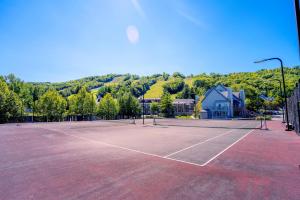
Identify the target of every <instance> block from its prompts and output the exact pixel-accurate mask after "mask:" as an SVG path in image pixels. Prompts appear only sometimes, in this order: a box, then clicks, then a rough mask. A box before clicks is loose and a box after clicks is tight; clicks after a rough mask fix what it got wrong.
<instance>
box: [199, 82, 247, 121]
mask: <svg viewBox="0 0 300 200" xmlns="http://www.w3.org/2000/svg"><path fill="white" fill-rule="evenodd" d="M245 108H246V105H245V92H244V90H240V91H239V92H233V91H232V89H231V88H228V87H225V86H223V85H217V86H216V87H213V88H211V89H209V90H208V91H207V92H206V93H205V97H204V99H203V100H202V109H203V110H205V111H206V112H207V118H233V117H242V116H243V115H244V113H245Z"/></svg>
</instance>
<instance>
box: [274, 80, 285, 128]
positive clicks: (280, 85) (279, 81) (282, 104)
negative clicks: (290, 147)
mask: <svg viewBox="0 0 300 200" xmlns="http://www.w3.org/2000/svg"><path fill="white" fill-rule="evenodd" d="M273 80H274V81H278V83H279V87H280V96H281V106H282V123H285V121H284V111H283V109H284V108H283V107H284V103H283V94H282V84H281V80H279V79H273Z"/></svg>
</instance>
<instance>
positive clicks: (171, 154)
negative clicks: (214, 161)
mask: <svg viewBox="0 0 300 200" xmlns="http://www.w3.org/2000/svg"><path fill="white" fill-rule="evenodd" d="M232 131H234V130H230V131H227V132H225V133H222V134H220V135H217V136H215V137H212V138H209V139H207V140H204V141H202V142H199V143H196V144H193V145H191V146H188V147H186V148H184V149H181V150H178V151H175V152H173V153H170V154H168V155H166V156H164V158H168V157H170V156H173V155H175V154H178V153H180V152H182V151H185V150H188V149H190V148H193V147H195V146H198V145H200V144H204V143H205V142H208V141H210V140H213V139H216V138H218V137H221V136H223V135H226V134H229V133H231V132H232Z"/></svg>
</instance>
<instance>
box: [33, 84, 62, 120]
mask: <svg viewBox="0 0 300 200" xmlns="http://www.w3.org/2000/svg"><path fill="white" fill-rule="evenodd" d="M66 106H67V102H66V100H65V99H64V98H63V97H62V96H61V95H60V94H59V93H58V92H57V91H56V90H54V89H50V90H48V91H47V92H46V93H45V94H43V95H42V96H41V98H40V99H39V100H38V106H37V107H38V111H39V113H40V114H42V115H44V116H46V118H47V121H58V120H61V119H62V117H63V114H64V113H65V111H66Z"/></svg>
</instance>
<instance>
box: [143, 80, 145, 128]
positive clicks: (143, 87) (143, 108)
mask: <svg viewBox="0 0 300 200" xmlns="http://www.w3.org/2000/svg"><path fill="white" fill-rule="evenodd" d="M143 124H145V84H143Z"/></svg>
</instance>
